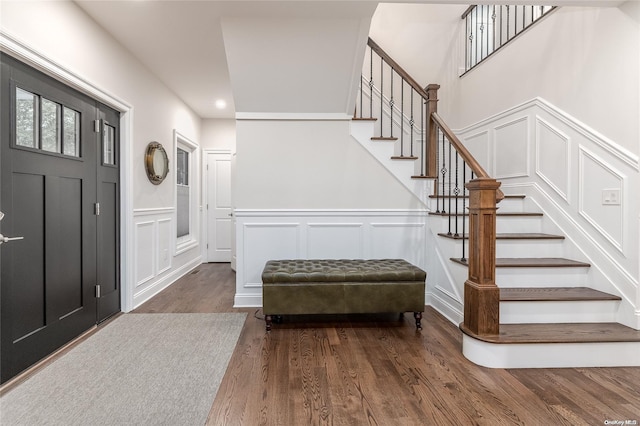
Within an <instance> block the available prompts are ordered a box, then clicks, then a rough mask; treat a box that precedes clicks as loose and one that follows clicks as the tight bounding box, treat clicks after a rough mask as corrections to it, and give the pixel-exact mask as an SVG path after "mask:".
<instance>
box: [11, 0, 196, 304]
mask: <svg viewBox="0 0 640 426" xmlns="http://www.w3.org/2000/svg"><path fill="white" fill-rule="evenodd" d="M0 7H1V8H2V9H1V12H2V13H1V14H0V28H1V31H2V35H3V37H4V40H5V41H6V40H13V41H16V43H17V44H18V45H20V46H22V48H23V50H24V52H26V53H29V52H31V53H33V54H34V55H35V56H38V57H41V58H44V59H45V62H47V63H48V64H50V66H49V65H47V66H45V68H46V69H45V71H51V69H54V68H57V69H63V70H65V71H66V72H68V73H69V74H70V75H73V76H74V77H75V81H76V82H78V81H79V82H82V83H83V84H82V85H81V86H84V87H92V88H95V89H96V90H95V91H94V92H100V93H103V94H105V98H104V99H99V100H101V101H103V102H108V100H107V99H115V100H117V101H118V102H117V105H114V106H116V107H118V108H120V109H121V110H122V111H124V112H125V113H124V114H123V123H122V124H123V126H122V141H123V146H122V147H121V156H122V157H121V161H122V167H123V168H124V169H123V170H122V176H123V177H124V179H123V180H122V182H121V185H122V190H123V194H124V199H123V209H124V211H123V220H122V224H123V229H124V230H125V232H126V234H125V235H124V239H123V253H125V254H126V256H127V257H126V258H125V259H124V261H123V268H124V270H123V287H124V288H125V294H124V297H123V307H124V309H131V308H133V307H134V306H135V305H137V304H139V303H141V302H143V301H144V300H146V299H148V298H149V297H151V296H153V295H154V294H155V293H157V292H158V291H159V290H160V289H161V288H163V287H164V286H166V285H168V284H169V283H170V282H172V281H173V280H175V279H176V278H177V277H178V276H179V275H180V274H183V273H185V272H186V271H187V270H188V269H189V268H191V267H193V266H195V265H196V264H198V263H199V250H197V249H195V248H194V249H193V250H190V251H188V252H186V253H183V254H181V255H179V256H175V257H174V256H173V253H174V246H173V244H174V239H173V235H174V228H175V225H174V223H175V222H174V221H175V209H174V207H175V204H174V203H175V198H174V188H175V185H174V184H173V183H172V182H175V175H174V173H173V172H174V169H175V168H174V167H173V166H172V165H173V164H174V161H173V160H174V158H173V156H174V149H175V148H174V137H173V134H174V129H175V130H177V131H178V132H180V133H181V134H182V135H184V136H185V137H187V138H188V139H190V140H192V141H195V142H197V141H198V140H199V139H200V119H199V117H197V116H196V115H195V114H194V113H193V111H191V110H190V109H189V108H188V107H187V106H186V105H185V104H184V103H183V102H182V101H181V100H180V99H179V98H178V97H177V96H176V95H175V94H174V93H172V92H171V91H170V90H169V89H167V87H166V86H164V85H163V84H162V83H161V82H160V80H159V79H158V78H157V77H156V76H155V75H154V74H153V73H151V72H150V71H149V70H148V69H146V68H144V67H143V66H142V65H141V64H140V62H138V61H137V59H136V58H135V57H133V56H132V55H131V54H130V53H129V52H128V51H126V50H125V49H124V48H123V47H122V46H121V45H120V44H118V43H117V42H116V41H115V40H114V39H113V38H112V37H111V36H110V35H108V34H107V33H105V32H104V31H103V30H102V29H101V28H100V27H99V26H97V25H96V24H95V22H94V21H93V20H91V19H90V18H89V17H88V16H87V15H86V14H85V13H84V12H83V11H81V10H80V9H79V8H78V7H77V6H76V5H75V4H74V3H72V2H47V1H44V2H18V1H15V2H14V1H2V3H1V5H0ZM3 49H4V50H7V43H6V42H5V43H3ZM93 94H94V96H95V93H93ZM112 104H113V103H112ZM151 141H158V142H160V143H162V144H163V145H164V146H165V147H166V150H167V152H168V154H169V161H170V166H169V167H170V173H169V175H168V177H167V180H166V181H165V182H164V183H163V184H161V185H158V186H155V185H152V184H151V183H150V182H149V181H148V180H147V178H146V174H145V171H144V167H143V158H144V153H145V147H146V145H147V144H148V143H149V142H151ZM197 179H198V180H199V176H198V177H197Z"/></svg>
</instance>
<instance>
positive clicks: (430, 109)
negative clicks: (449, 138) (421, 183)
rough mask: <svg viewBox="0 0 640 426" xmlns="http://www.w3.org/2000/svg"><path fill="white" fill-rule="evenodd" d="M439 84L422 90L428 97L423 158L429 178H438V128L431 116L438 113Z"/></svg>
mask: <svg viewBox="0 0 640 426" xmlns="http://www.w3.org/2000/svg"><path fill="white" fill-rule="evenodd" d="M439 88H440V85H439V84H430V85H428V86H427V87H425V88H424V90H425V91H426V92H427V94H428V95H429V99H427V101H426V104H427V108H426V110H427V111H426V117H425V119H426V121H425V123H426V124H427V125H426V128H427V134H426V136H427V140H426V152H427V155H426V156H425V160H424V161H425V174H426V175H427V176H429V177H438V157H437V152H438V149H437V146H438V126H436V124H435V123H434V122H433V119H432V118H431V114H433V113H434V112H438V89H439Z"/></svg>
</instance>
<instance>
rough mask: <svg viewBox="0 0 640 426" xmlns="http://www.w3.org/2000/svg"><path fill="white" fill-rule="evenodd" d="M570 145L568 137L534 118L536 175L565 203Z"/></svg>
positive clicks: (569, 169)
mask: <svg viewBox="0 0 640 426" xmlns="http://www.w3.org/2000/svg"><path fill="white" fill-rule="evenodd" d="M570 143H571V140H570V139H569V136H567V135H565V134H564V133H562V132H561V131H560V130H558V129H556V128H554V127H553V126H552V125H551V124H549V123H547V122H546V121H544V120H543V119H541V118H539V117H538V118H536V173H537V174H538V176H540V178H541V179H542V180H544V181H545V182H547V184H548V185H549V186H550V187H551V188H553V189H554V190H555V191H556V192H557V193H558V195H559V196H560V197H562V198H563V199H564V200H566V201H569V199H568V194H569V177H570V175H571V166H572V164H571V158H570V156H569V155H570V153H569V148H570ZM509 161H511V159H510V160H509Z"/></svg>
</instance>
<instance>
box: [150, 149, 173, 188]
mask: <svg viewBox="0 0 640 426" xmlns="http://www.w3.org/2000/svg"><path fill="white" fill-rule="evenodd" d="M144 166H145V169H146V170H147V177H148V178H149V180H150V181H151V183H152V184H154V185H160V184H161V183H162V181H163V180H164V178H166V177H167V173H169V157H167V151H165V150H164V147H163V146H162V144H160V143H158V142H150V143H149V145H147V152H146V153H145V156H144Z"/></svg>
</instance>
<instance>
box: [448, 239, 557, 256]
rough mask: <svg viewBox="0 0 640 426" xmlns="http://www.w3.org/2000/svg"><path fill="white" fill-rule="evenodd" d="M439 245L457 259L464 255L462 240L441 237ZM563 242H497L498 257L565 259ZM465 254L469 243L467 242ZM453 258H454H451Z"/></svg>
mask: <svg viewBox="0 0 640 426" xmlns="http://www.w3.org/2000/svg"><path fill="white" fill-rule="evenodd" d="M439 239H440V240H439V242H438V243H439V245H440V247H442V248H443V249H444V250H446V253H452V254H453V256H455V257H460V256H461V255H462V240H455V239H452V238H445V237H439ZM562 241H563V240H496V257H563V253H564V249H563V245H562ZM464 244H465V253H467V254H468V253H469V241H468V240H465V242H464ZM449 257H452V256H449Z"/></svg>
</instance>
